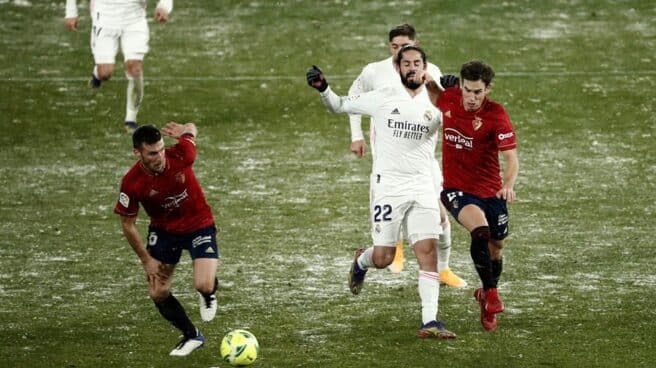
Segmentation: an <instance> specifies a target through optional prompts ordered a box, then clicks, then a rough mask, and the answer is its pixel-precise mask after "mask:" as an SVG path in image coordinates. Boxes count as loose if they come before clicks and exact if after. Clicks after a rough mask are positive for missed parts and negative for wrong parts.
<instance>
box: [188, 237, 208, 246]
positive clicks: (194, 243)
mask: <svg viewBox="0 0 656 368" xmlns="http://www.w3.org/2000/svg"><path fill="white" fill-rule="evenodd" d="M210 242H212V236H211V235H205V236H202V235H201V236H197V237H195V238H194V240H192V241H191V246H192V247H194V248H196V247H197V246H199V245H202V244H205V243H210Z"/></svg>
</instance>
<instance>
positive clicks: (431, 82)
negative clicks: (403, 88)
mask: <svg viewBox="0 0 656 368" xmlns="http://www.w3.org/2000/svg"><path fill="white" fill-rule="evenodd" d="M424 85H425V86H426V91H427V92H428V97H429V99H430V101H431V103H432V104H433V105H435V103H436V102H437V99H438V98H439V97H440V95H441V94H442V92H444V90H443V89H442V87H441V86H440V85H439V83H437V82H436V81H435V79H433V76H432V75H430V73H428V72H426V73H424Z"/></svg>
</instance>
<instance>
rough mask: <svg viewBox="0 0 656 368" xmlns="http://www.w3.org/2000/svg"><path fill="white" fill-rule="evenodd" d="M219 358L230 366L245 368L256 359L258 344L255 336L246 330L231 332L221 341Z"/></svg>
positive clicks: (258, 349)
mask: <svg viewBox="0 0 656 368" xmlns="http://www.w3.org/2000/svg"><path fill="white" fill-rule="evenodd" d="M219 350H220V353H221V358H222V359H223V360H225V361H226V362H228V363H230V365H232V366H236V367H239V366H245V365H250V364H252V363H253V362H254V361H255V359H257V353H259V351H260V344H259V343H258V342H257V339H256V338H255V335H253V334H252V333H250V332H248V331H246V330H232V331H230V332H228V333H227V334H226V335H225V336H224V337H223V340H221V347H220V348H219Z"/></svg>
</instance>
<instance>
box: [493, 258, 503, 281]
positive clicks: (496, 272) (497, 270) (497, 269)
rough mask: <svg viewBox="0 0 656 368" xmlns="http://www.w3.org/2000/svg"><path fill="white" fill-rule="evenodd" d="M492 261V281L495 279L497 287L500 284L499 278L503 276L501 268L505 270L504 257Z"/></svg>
mask: <svg viewBox="0 0 656 368" xmlns="http://www.w3.org/2000/svg"><path fill="white" fill-rule="evenodd" d="M491 262H492V279H493V280H492V281H494V287H497V285H498V284H499V278H501V270H503V258H499V260H497V261H491Z"/></svg>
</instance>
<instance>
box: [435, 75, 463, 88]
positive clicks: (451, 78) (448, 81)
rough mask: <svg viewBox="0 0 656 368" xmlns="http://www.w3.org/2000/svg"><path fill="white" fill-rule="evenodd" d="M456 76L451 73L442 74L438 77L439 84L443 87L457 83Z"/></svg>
mask: <svg viewBox="0 0 656 368" xmlns="http://www.w3.org/2000/svg"><path fill="white" fill-rule="evenodd" d="M458 82H459V80H458V77H456V76H455V75H453V74H444V75H443V76H441V77H440V84H441V85H442V87H443V88H444V89H447V88H449V87H453V86H456V85H458Z"/></svg>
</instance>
